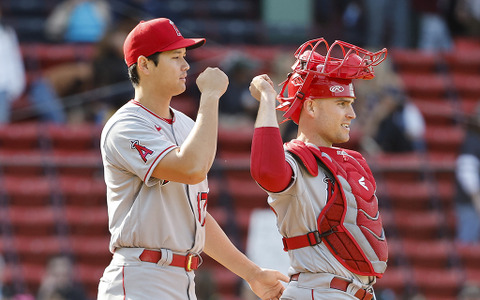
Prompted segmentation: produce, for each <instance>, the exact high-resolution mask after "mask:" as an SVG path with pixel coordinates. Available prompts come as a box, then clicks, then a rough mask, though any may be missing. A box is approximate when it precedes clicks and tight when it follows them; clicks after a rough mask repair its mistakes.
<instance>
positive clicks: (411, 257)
mask: <svg viewBox="0 0 480 300" xmlns="http://www.w3.org/2000/svg"><path fill="white" fill-rule="evenodd" d="M402 249H403V251H404V255H405V257H406V258H407V259H408V261H409V263H410V265H411V266H413V267H414V268H431V269H438V270H445V269H447V268H448V267H449V266H450V264H451V262H452V255H453V248H452V245H451V243H450V241H449V240H447V239H440V240H433V239H431V240H427V239H425V240H418V239H403V240H402Z"/></svg>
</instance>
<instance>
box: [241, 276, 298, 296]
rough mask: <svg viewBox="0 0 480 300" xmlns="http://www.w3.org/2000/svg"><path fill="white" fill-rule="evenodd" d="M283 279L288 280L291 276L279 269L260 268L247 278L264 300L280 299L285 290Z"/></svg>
mask: <svg viewBox="0 0 480 300" xmlns="http://www.w3.org/2000/svg"><path fill="white" fill-rule="evenodd" d="M281 281H284V282H288V281H289V278H288V277H287V276H286V275H284V274H282V273H280V272H278V271H275V270H269V269H260V270H259V271H258V272H257V273H256V274H252V276H251V277H250V278H249V279H247V282H248V285H250V288H251V289H252V291H253V292H254V293H255V294H256V295H257V296H258V297H260V299H262V300H269V299H272V300H273V299H275V300H278V299H280V296H282V293H283V291H284V290H285V287H284V286H283V284H282V282H281Z"/></svg>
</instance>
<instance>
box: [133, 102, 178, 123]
mask: <svg viewBox="0 0 480 300" xmlns="http://www.w3.org/2000/svg"><path fill="white" fill-rule="evenodd" d="M130 102H131V103H133V104H135V105H138V106H140V107H141V108H143V109H145V110H146V111H147V112H149V113H150V114H152V115H153V116H155V117H157V118H159V119H160V120H162V121H164V122H167V123H168V124H173V122H175V115H173V111H172V115H173V118H171V119H166V118H162V117H160V116H158V115H157V114H156V113H154V112H153V111H151V110H149V109H148V108H146V107H145V106H144V105H143V104H142V103H140V102H138V101H137V100H133V99H132V100H130Z"/></svg>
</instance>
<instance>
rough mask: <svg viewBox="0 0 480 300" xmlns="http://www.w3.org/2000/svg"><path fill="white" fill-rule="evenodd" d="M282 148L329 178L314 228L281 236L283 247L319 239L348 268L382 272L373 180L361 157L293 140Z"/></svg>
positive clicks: (382, 242) (382, 241)
mask: <svg viewBox="0 0 480 300" xmlns="http://www.w3.org/2000/svg"><path fill="white" fill-rule="evenodd" d="M285 147H286V149H287V151H289V152H291V153H292V154H294V155H295V156H296V157H298V158H299V159H300V160H301V161H302V163H303V165H304V166H305V168H306V170H307V172H308V173H309V174H310V175H311V176H317V175H318V164H319V162H320V164H321V165H322V166H324V167H326V168H327V169H328V170H329V171H330V172H331V173H332V174H333V176H334V177H335V184H334V186H333V189H332V191H330V192H329V197H328V200H327V204H326V205H325V207H324V208H323V209H322V212H321V213H320V215H319V216H318V218H317V229H318V230H317V231H313V232H309V233H306V234H305V235H300V236H294V237H288V238H287V237H284V238H283V245H284V250H285V251H288V250H294V249H299V248H304V247H309V246H315V245H318V244H320V243H321V242H322V241H324V242H325V245H326V247H327V248H328V249H329V250H330V252H331V253H332V254H333V255H334V256H335V258H336V259H337V260H338V261H339V262H340V263H341V264H342V265H343V266H345V267H346V268H347V269H348V270H350V271H352V272H353V273H356V274H359V275H365V276H377V277H382V275H383V273H384V272H385V269H386V267H387V259H388V249H387V240H386V238H385V234H384V231H383V226H382V220H381V217H380V215H379V211H378V200H377V197H376V196H375V189H376V183H375V180H374V178H373V175H372V172H371V171H370V168H369V167H368V165H367V163H366V161H365V159H364V158H363V156H362V155H361V154H360V153H358V152H355V151H352V150H346V149H341V148H328V147H320V148H317V147H315V146H312V145H306V144H304V143H303V142H301V141H298V140H293V141H291V142H289V143H286V144H285Z"/></svg>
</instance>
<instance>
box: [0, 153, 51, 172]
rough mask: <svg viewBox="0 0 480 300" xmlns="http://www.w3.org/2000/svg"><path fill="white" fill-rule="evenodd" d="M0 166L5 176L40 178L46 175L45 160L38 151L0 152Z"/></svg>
mask: <svg viewBox="0 0 480 300" xmlns="http://www.w3.org/2000/svg"><path fill="white" fill-rule="evenodd" d="M0 166H1V169H2V171H3V173H4V174H5V175H8V176H17V177H22V176H26V177H31V176H41V175H45V173H46V167H47V163H46V159H45V156H44V154H43V153H42V151H41V150H39V149H32V150H18V149H14V148H12V149H8V150H3V149H2V150H0Z"/></svg>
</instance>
